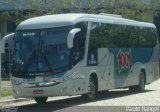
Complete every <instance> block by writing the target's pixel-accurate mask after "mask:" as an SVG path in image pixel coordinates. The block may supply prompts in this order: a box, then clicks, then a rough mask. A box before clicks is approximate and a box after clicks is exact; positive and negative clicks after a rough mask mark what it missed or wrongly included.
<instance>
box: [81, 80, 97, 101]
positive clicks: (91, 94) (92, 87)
mask: <svg viewBox="0 0 160 112" xmlns="http://www.w3.org/2000/svg"><path fill="white" fill-rule="evenodd" d="M88 89H89V90H88V93H87V94H83V95H82V97H83V98H85V99H88V100H94V99H95V96H96V85H95V81H94V79H93V78H90V79H89V88H88Z"/></svg>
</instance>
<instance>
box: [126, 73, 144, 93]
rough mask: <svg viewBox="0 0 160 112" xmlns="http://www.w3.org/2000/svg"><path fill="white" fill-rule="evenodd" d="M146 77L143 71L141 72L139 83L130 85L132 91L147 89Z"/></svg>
mask: <svg viewBox="0 0 160 112" xmlns="http://www.w3.org/2000/svg"><path fill="white" fill-rule="evenodd" d="M145 84H146V78H145V74H144V72H143V71H141V72H140V76H139V85H137V86H131V87H129V90H130V91H139V92H142V91H144V90H145Z"/></svg>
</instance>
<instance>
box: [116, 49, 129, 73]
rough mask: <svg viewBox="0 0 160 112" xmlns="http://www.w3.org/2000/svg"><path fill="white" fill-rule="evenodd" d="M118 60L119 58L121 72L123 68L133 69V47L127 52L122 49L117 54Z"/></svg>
mask: <svg viewBox="0 0 160 112" xmlns="http://www.w3.org/2000/svg"><path fill="white" fill-rule="evenodd" d="M117 60H118V66H119V72H121V71H122V69H124V68H127V69H131V66H132V53H131V49H130V50H129V51H126V52H123V51H121V49H120V50H119V52H118V55H117Z"/></svg>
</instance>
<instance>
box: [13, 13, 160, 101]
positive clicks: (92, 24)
mask: <svg viewBox="0 0 160 112" xmlns="http://www.w3.org/2000/svg"><path fill="white" fill-rule="evenodd" d="M157 43H158V41H157V33H156V27H155V26H154V25H153V24H151V23H144V22H138V21H134V20H129V19H124V18H122V17H120V16H117V15H108V14H99V15H94V14H58V15H47V16H41V17H36V18H31V19H28V20H26V21H24V22H22V23H20V24H19V25H18V27H17V28H16V32H15V35H14V38H13V43H12V50H11V83H12V89H13V95H14V97H15V98H34V99H35V101H36V102H37V103H45V102H46V101H47V98H48V97H52V96H67V95H82V96H83V97H85V98H87V99H89V100H93V99H94V98H95V96H96V92H98V91H104V90H109V89H113V88H125V87H126V88H127V87H128V88H129V90H138V91H143V90H144V89H145V85H146V84H150V83H152V82H153V81H155V80H158V79H159V70H158V68H159V63H158V60H159V53H158V51H159V49H158V44H157Z"/></svg>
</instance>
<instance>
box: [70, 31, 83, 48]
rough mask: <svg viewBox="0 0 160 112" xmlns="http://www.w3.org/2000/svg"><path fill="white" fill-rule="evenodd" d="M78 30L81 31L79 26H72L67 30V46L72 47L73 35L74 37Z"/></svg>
mask: <svg viewBox="0 0 160 112" xmlns="http://www.w3.org/2000/svg"><path fill="white" fill-rule="evenodd" d="M80 31H81V29H80V28H74V29H72V30H71V31H70V32H69V34H68V37H67V45H68V48H73V40H74V37H75V35H76V33H78V32H80Z"/></svg>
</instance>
